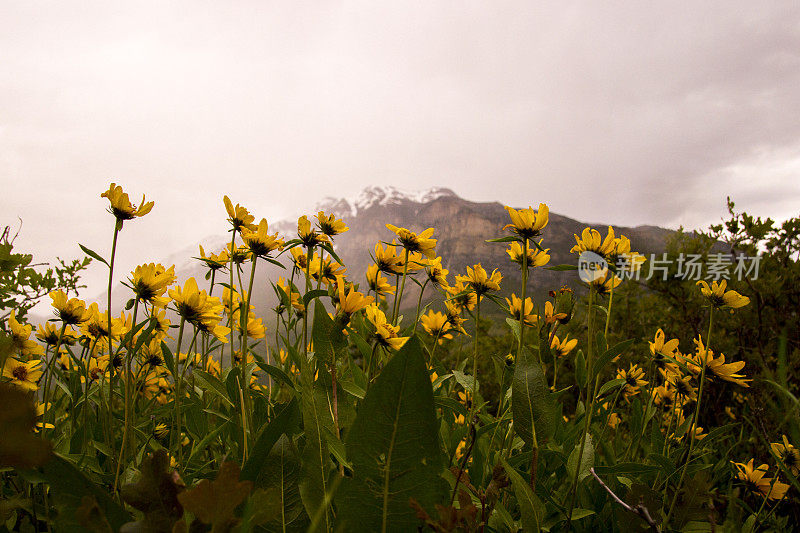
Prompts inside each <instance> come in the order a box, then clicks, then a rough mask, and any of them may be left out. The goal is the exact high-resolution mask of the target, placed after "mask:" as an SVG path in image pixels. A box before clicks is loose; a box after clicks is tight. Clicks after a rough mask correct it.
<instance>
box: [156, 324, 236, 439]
mask: <svg viewBox="0 0 800 533" xmlns="http://www.w3.org/2000/svg"><path fill="white" fill-rule="evenodd" d="M185 325H186V319H185V318H184V317H181V325H180V327H179V328H178V344H177V346H176V348H175V353H176V354H178V363H176V364H175V431H173V432H172V434H171V435H170V445H169V449H170V453H174V452H173V450H176V449H177V448H175V446H176V445H177V446H178V447H180V442H181V438H180V434H181V399H182V398H181V397H182V396H183V391H182V390H181V389H182V386H183V379H182V376H183V373H182V372H181V371H180V369H179V368H178V364H180V358H181V342H182V341H183V328H184V326H185ZM231 356H232V355H231ZM189 357H190V354H186V360H185V361H184V362H183V367H184V368H186V365H187V364H189Z"/></svg>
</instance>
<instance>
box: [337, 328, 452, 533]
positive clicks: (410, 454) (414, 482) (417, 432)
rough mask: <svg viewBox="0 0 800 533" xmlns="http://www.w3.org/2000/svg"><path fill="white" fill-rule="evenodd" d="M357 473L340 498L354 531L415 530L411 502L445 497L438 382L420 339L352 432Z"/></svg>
mask: <svg viewBox="0 0 800 533" xmlns="http://www.w3.org/2000/svg"><path fill="white" fill-rule="evenodd" d="M347 457H348V459H349V460H350V461H351V462H352V464H353V475H352V477H349V478H345V479H344V480H343V482H342V486H341V487H340V488H339V493H338V495H337V498H336V503H337V507H338V509H339V518H340V520H341V521H342V523H343V524H344V527H345V528H346V529H347V530H351V531H356V530H357V531H408V529H409V528H413V527H415V526H416V524H417V518H416V515H415V513H414V511H413V509H412V508H411V507H410V506H409V505H408V502H409V498H412V497H413V498H414V499H415V500H417V502H419V504H420V505H422V506H423V507H425V508H428V509H430V508H432V507H433V505H434V504H435V503H436V502H439V501H441V499H442V495H443V492H444V485H443V484H444V480H443V479H442V478H441V477H440V473H441V471H442V469H443V457H442V452H441V450H440V448H439V439H438V424H437V421H436V413H435V410H434V404H433V392H432V390H431V382H430V378H429V377H428V372H427V370H426V367H425V360H424V358H423V355H422V348H421V346H420V344H419V342H418V341H417V340H416V339H414V338H412V339H411V340H409V341H408V342H406V344H405V345H404V346H403V348H402V349H400V351H398V352H397V353H396V354H395V355H394V356H393V357H392V359H391V360H390V361H389V363H387V365H386V366H385V367H384V369H383V371H382V372H381V374H380V376H378V379H377V380H376V382H375V384H374V385H373V386H372V387H371V388H370V390H369V392H367V396H366V398H364V402H363V403H362V405H361V407H360V409H359V413H358V416H357V417H356V420H355V422H354V423H353V427H352V428H351V429H350V432H349V434H348V437H347Z"/></svg>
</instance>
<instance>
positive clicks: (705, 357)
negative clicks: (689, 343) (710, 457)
mask: <svg viewBox="0 0 800 533" xmlns="http://www.w3.org/2000/svg"><path fill="white" fill-rule="evenodd" d="M713 324H714V307H713V306H712V307H710V308H709V312H708V335H706V349H705V352H704V353H703V360H702V361H701V362H702V364H703V366H702V369H701V370H700V385H699V386H698V391H697V405H695V407H694V416H693V417H692V424H691V425H690V426H689V433H690V434H689V451H688V452H687V453H686V461H685V462H684V463H683V470H682V471H681V477H680V479H679V480H678V485H677V487H675V495H674V496H673V497H672V503H671V504H670V506H669V511H668V512H667V516H666V517H665V518H664V529H666V527H667V525H669V519H670V517H671V516H672V511H673V510H675V503H676V502H677V501H678V495H679V494H680V492H681V487H682V486H683V480H684V478H685V477H686V470H687V468H688V467H689V461H690V460H691V458H692V450H693V449H694V441H695V440H696V439H695V436H696V435H697V432H696V431H695V428H696V427H697V418H698V416H699V414H700V406H701V405H702V401H703V385H705V382H706V367H707V366H708V352H709V350H710V349H711V327H712V325H713Z"/></svg>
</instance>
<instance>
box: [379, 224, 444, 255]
mask: <svg viewBox="0 0 800 533" xmlns="http://www.w3.org/2000/svg"><path fill="white" fill-rule="evenodd" d="M386 228H387V229H389V230H390V231H393V232H394V233H395V234H396V235H397V240H398V241H400V245H401V246H403V248H405V249H406V250H408V252H409V253H411V252H419V253H421V254H422V255H424V256H425V257H427V258H428V259H433V258H434V257H436V253H435V248H436V239H431V235H433V228H428V229H426V230H425V231H423V232H422V233H420V234H419V235H417V234H416V233H414V232H413V231H411V230H408V229H406V228H399V227H397V226H394V225H392V224H386Z"/></svg>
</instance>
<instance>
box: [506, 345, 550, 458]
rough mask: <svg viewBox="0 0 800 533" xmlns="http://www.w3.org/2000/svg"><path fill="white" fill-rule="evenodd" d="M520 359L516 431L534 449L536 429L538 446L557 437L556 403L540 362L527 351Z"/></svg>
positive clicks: (514, 400) (514, 402) (516, 370)
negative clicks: (552, 437) (554, 434)
mask: <svg viewBox="0 0 800 533" xmlns="http://www.w3.org/2000/svg"><path fill="white" fill-rule="evenodd" d="M519 359H520V360H518V361H517V362H516V365H515V367H514V379H513V387H512V389H511V411H512V413H513V415H514V430H516V432H517V434H518V435H519V436H520V437H521V438H522V440H524V441H525V443H526V444H529V445H532V444H533V430H534V429H535V430H536V440H537V442H538V443H541V442H542V441H543V440H545V439H548V438H550V437H551V436H552V435H553V432H554V430H555V423H556V420H555V402H554V400H553V398H552V394H551V392H550V387H548V386H547V382H546V381H545V377H544V373H543V372H542V367H541V366H540V365H539V362H538V361H536V360H535V359H534V358H533V357H532V356H531V354H530V352H529V351H527V350H523V351H522V357H520V358H519Z"/></svg>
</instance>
